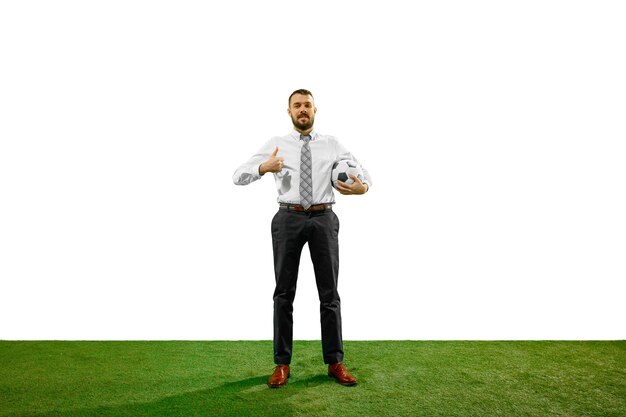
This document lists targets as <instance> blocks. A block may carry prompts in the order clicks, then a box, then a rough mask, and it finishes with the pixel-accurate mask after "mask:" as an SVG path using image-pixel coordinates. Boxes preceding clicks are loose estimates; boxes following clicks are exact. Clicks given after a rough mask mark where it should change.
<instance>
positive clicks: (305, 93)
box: [287, 88, 314, 106]
mask: <svg viewBox="0 0 626 417" xmlns="http://www.w3.org/2000/svg"><path fill="white" fill-rule="evenodd" d="M294 94H302V95H303V96H311V98H313V99H314V97H313V93H312V92H310V91H309V90H305V89H304V88H301V89H299V90H296V91H294V92H293V93H291V95H290V96H289V100H288V102H287V103H288V104H289V105H290V106H291V97H293V96H294Z"/></svg>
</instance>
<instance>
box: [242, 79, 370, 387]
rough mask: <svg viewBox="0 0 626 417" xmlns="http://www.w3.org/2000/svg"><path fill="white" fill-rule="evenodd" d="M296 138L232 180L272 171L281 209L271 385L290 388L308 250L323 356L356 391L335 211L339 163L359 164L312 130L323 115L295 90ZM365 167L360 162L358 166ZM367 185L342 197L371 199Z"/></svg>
mask: <svg viewBox="0 0 626 417" xmlns="http://www.w3.org/2000/svg"><path fill="white" fill-rule="evenodd" d="M287 112H288V114H289V115H290V116H291V121H292V122H293V129H294V130H293V131H292V132H291V133H290V134H288V135H285V136H277V137H273V138H272V139H270V140H269V141H268V142H267V143H266V144H265V145H264V146H263V147H262V148H261V149H260V150H259V151H258V152H257V153H256V154H255V155H253V156H252V158H250V159H249V160H248V161H247V162H246V163H245V164H243V165H241V166H240V167H239V168H238V169H237V170H236V171H235V174H234V175H233V181H234V183H235V184H237V185H247V184H250V183H251V182H253V181H256V180H258V179H260V178H261V177H262V176H263V175H265V174H266V173H268V172H271V173H273V174H274V180H275V181H276V189H277V190H278V203H279V210H278V212H277V213H276V215H275V216H274V218H273V219H272V243H273V247H274V272H275V276H276V289H275V291H274V363H275V364H276V368H275V369H274V373H273V374H272V375H271V376H270V378H269V380H268V385H269V386H270V387H272V388H277V387H281V386H283V385H285V384H286V383H287V378H288V377H289V372H290V371H289V364H290V363H291V350H292V343H293V316H292V313H293V300H294V297H295V295H296V281H297V278H298V266H299V264H300V254H301V252H302V248H303V246H304V244H305V243H306V242H308V243H309V251H310V252H311V260H312V261H313V268H314V270H315V281H316V283H317V290H318V293H319V299H320V316H321V325H322V350H323V354H324V363H326V364H328V365H329V366H328V374H329V375H330V376H332V377H334V378H336V379H337V381H338V382H339V383H340V384H342V385H355V384H356V382H357V380H356V378H355V377H354V376H353V375H352V374H351V373H350V372H349V371H348V370H347V369H346V366H345V365H344V364H343V362H342V361H343V339H342V334H341V308H340V299H339V293H338V292H337V277H338V272H339V245H338V233H339V219H338V218H337V215H336V214H335V213H334V212H333V210H332V204H334V202H335V197H334V194H333V188H332V185H331V171H332V167H333V164H334V163H335V162H336V161H340V160H342V159H352V160H354V161H357V160H356V158H355V157H354V156H353V155H352V154H351V153H350V152H348V151H347V150H346V149H345V148H344V147H343V146H342V145H341V144H340V143H339V142H338V141H337V139H336V138H335V137H333V136H327V135H322V134H319V133H317V132H316V131H315V130H313V123H314V121H315V113H316V112H317V108H316V107H315V103H314V101H313V94H311V92H310V91H308V90H296V91H294V92H293V93H292V94H291V95H290V96H289V108H288V110H287ZM357 162H358V161H357ZM363 173H364V177H365V178H364V179H363V181H361V180H360V179H359V178H358V177H356V176H352V179H353V180H354V182H353V183H352V184H346V183H343V182H338V183H337V185H336V187H337V190H338V191H339V192H340V193H341V194H345V195H350V194H365V193H366V192H367V191H368V190H369V186H370V185H371V184H372V180H371V177H370V175H369V173H368V172H367V170H366V169H365V168H363Z"/></svg>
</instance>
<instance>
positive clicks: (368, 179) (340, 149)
mask: <svg viewBox="0 0 626 417" xmlns="http://www.w3.org/2000/svg"><path fill="white" fill-rule="evenodd" d="M335 146H336V153H335V160H334V161H333V165H334V164H335V162H338V161H341V160H343V159H351V160H353V161H355V162H356V163H358V164H359V165H361V169H362V170H363V175H364V177H365V178H364V179H363V184H367V188H368V191H369V188H370V187H371V186H372V176H371V175H370V173H369V171H368V170H367V169H365V167H364V166H363V164H362V163H361V162H359V160H358V159H356V157H355V156H354V155H353V154H352V153H351V152H350V151H348V150H347V149H346V148H345V147H344V146H343V145H342V144H341V143H339V141H338V140H336V139H335Z"/></svg>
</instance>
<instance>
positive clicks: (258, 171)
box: [233, 140, 284, 185]
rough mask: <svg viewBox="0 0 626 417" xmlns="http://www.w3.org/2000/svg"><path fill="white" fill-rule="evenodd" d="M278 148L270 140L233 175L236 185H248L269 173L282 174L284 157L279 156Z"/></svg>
mask: <svg viewBox="0 0 626 417" xmlns="http://www.w3.org/2000/svg"><path fill="white" fill-rule="evenodd" d="M277 153H278V146H275V144H274V141H273V140H269V141H268V142H267V143H265V145H263V147H262V148H261V149H259V150H258V151H257V153H255V154H254V155H252V157H251V158H250V159H249V160H248V161H247V162H245V163H244V164H242V165H241V166H240V167H239V168H237V170H236V171H235V173H234V174H233V182H234V183H235V184H236V185H248V184H250V183H252V182H254V181H256V180H258V179H260V178H261V177H262V176H263V175H264V174H265V173H267V172H280V171H281V170H282V169H283V160H284V158H283V157H282V156H277Z"/></svg>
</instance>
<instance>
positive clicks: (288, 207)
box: [279, 203, 333, 213]
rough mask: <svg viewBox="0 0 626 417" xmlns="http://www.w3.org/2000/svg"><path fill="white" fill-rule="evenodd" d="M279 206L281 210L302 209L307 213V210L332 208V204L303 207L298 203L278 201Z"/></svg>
mask: <svg viewBox="0 0 626 417" xmlns="http://www.w3.org/2000/svg"><path fill="white" fill-rule="evenodd" d="M279 208H281V209H283V210H293V211H303V212H305V213H309V212H312V211H325V210H332V209H333V205H332V204H315V205H312V206H311V207H309V208H308V209H305V208H304V207H302V206H301V205H299V204H285V203H280V206H279Z"/></svg>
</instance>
